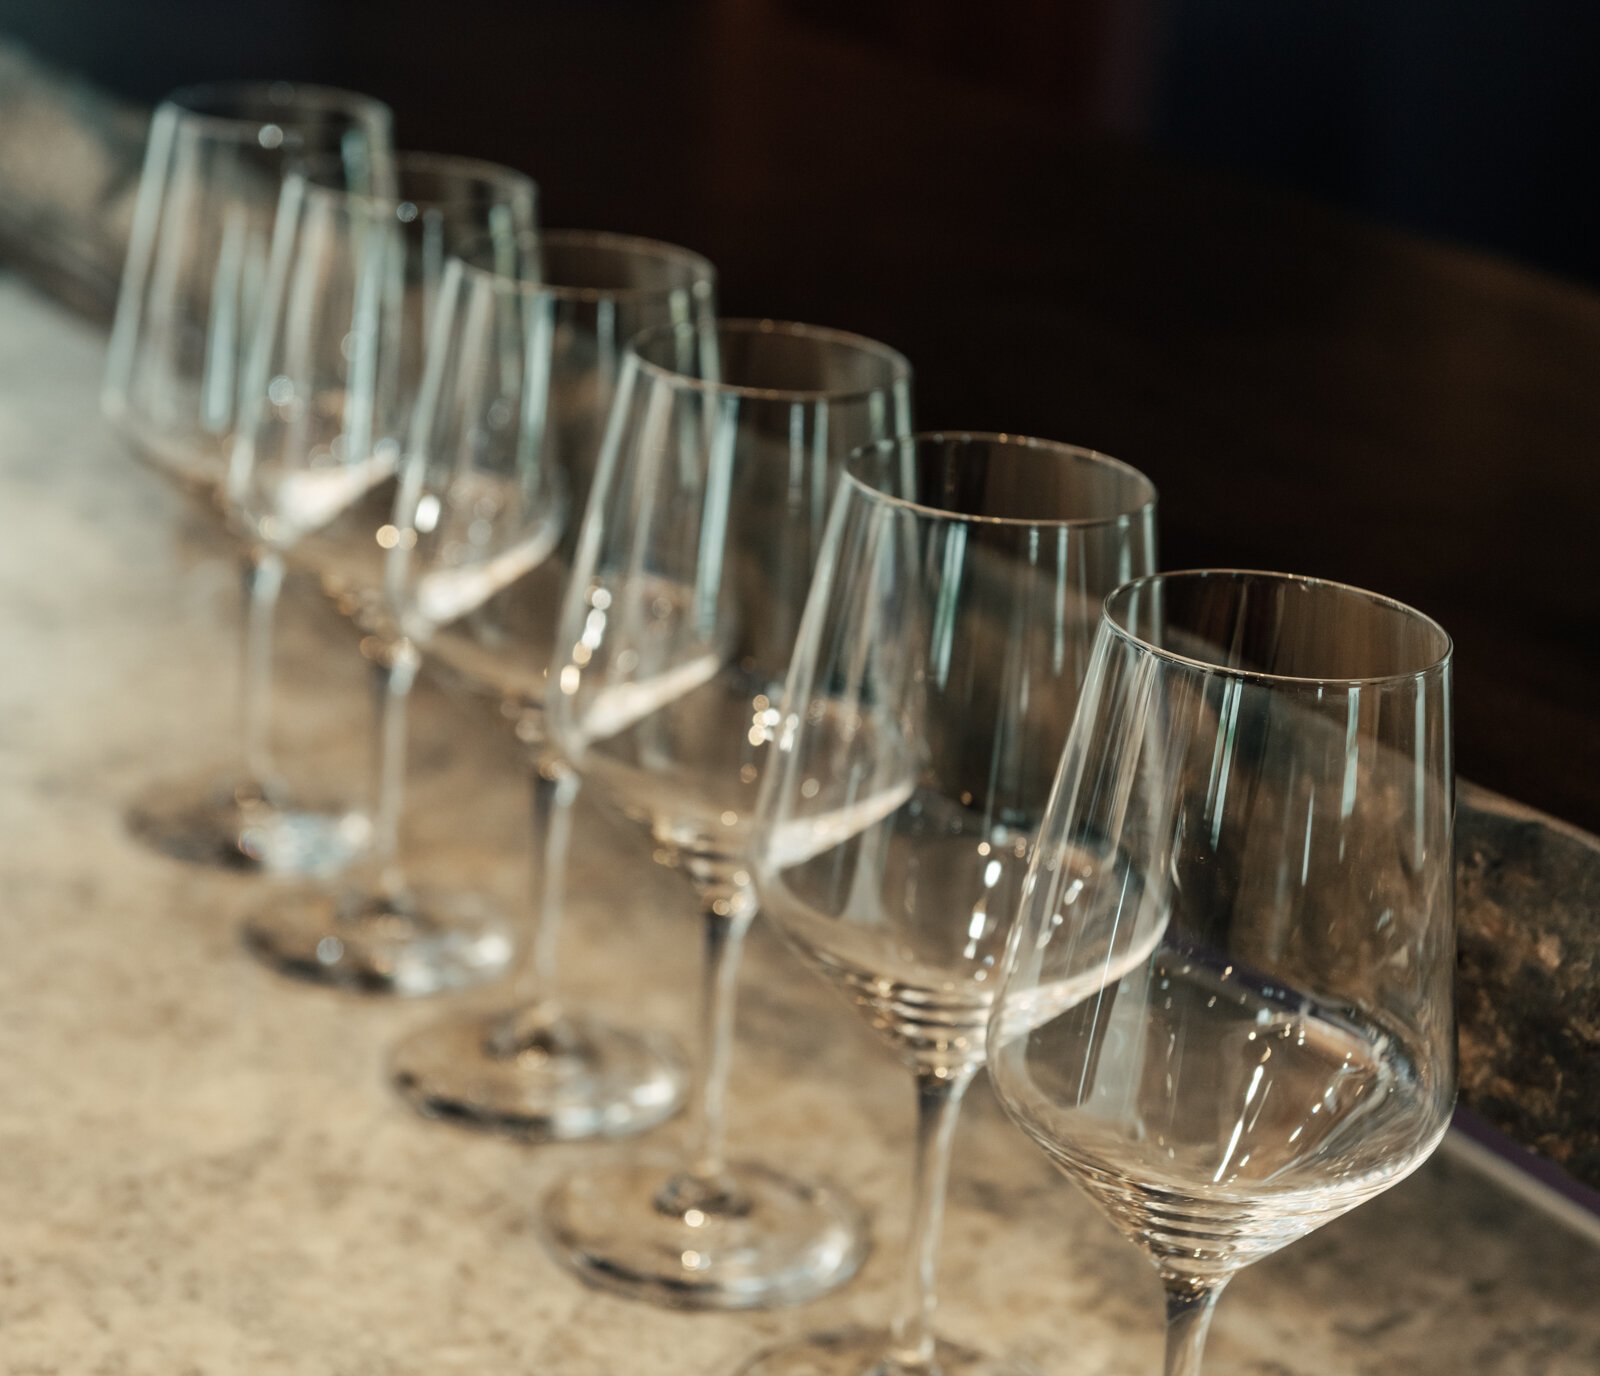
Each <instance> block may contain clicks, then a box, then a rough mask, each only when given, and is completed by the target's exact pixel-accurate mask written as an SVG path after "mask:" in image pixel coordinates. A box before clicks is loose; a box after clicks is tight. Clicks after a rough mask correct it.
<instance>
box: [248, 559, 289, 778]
mask: <svg viewBox="0 0 1600 1376" xmlns="http://www.w3.org/2000/svg"><path fill="white" fill-rule="evenodd" d="M242 573H243V578H244V642H243V645H242V647H241V648H242V651H243V656H242V660H241V664H240V673H239V684H240V693H239V706H240V712H241V717H242V720H241V723H240V732H239V738H240V740H241V742H242V743H243V749H244V768H245V774H246V776H247V777H248V778H249V779H250V780H251V781H252V782H254V783H256V784H265V783H267V782H268V781H269V780H270V778H271V775H272V621H273V616H274V614H275V613H276V611H277V607H278V594H279V592H280V591H281V590H282V588H283V556H282V555H281V554H279V553H278V552H277V551H276V550H271V549H268V548H267V547H266V546H264V545H252V546H251V547H250V548H249V549H248V550H247V551H246V552H245V556H244V567H243V570H242Z"/></svg>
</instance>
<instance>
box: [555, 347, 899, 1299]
mask: <svg viewBox="0 0 1600 1376" xmlns="http://www.w3.org/2000/svg"><path fill="white" fill-rule="evenodd" d="M910 387H911V370H910V368H909V366H908V365H907V364H906V362H905V360H904V359H903V358H902V357H901V356H900V355H899V354H897V353H895V352H894V351H893V350H892V349H888V348H885V347H884V346H883V345H881V344H876V343H874V342H872V341H871V340H867V339H862V338H860V337H858V336H856V335H849V334H841V333H838V332H836V331H832V330H821V329H816V328H814V327H810V326H804V325H792V324H778V323H775V322H772V321H722V322H719V323H718V325H717V327H716V329H715V331H714V332H713V333H712V334H710V335H709V336H708V335H706V334H704V333H701V332H697V331H694V330H691V329H686V328H684V327H681V326H679V327H672V328H668V329H665V330H661V331H655V332H652V333H650V334H647V335H645V336H643V337H641V338H640V339H639V340H637V341H635V342H634V344H633V345H632V346H631V347H630V349H629V351H628V355H627V357H626V360H625V362H624V366H623V376H622V380H621V382H620V384H619V386H618V390H617V401H616V405H615V407H614V408H613V412H612V420H611V425H610V428H609V430H608V434H607V438H606V443H605V446H604V449H603V451H602V455H601V460H600V468H599V472H598V474H597V476H596V479H595V485H594V489H593V491H592V492H591V494H590V499H589V506H588V512H587V515H586V518H585V523H584V529H583V533H582V535H581V537H580V540H579V545H578V552H577V557H576V560H575V562H574V566H573V573H572V579H571V583H570V586H569V591H568V595H567V600H566V605H565V609H564V612H563V617H562V622H561V629H560V632H559V637H558V640H557V648H556V658H555V662H554V664H553V665H552V671H551V676H552V682H553V684H554V691H553V692H552V694H551V697H550V699H549V702H548V704H547V720H548V723H549V727H550V732H551V736H552V738H553V740H554V741H555V743H556V745H557V747H558V748H559V750H560V751H561V753H562V755H563V756H564V757H565V758H566V759H567V760H568V761H570V763H571V764H572V766H573V767H574V768H575V769H576V770H577V772H578V773H579V775H580V776H581V777H582V778H583V780H584V782H585V784H586V785H593V787H594V788H595V789H596V790H597V792H599V793H600V794H601V796H602V797H604V798H605V799H607V800H608V801H610V802H611V803H612V804H613V805H615V806H617V807H619V808H621V809H622V810H623V811H624V812H626V813H628V814H630V815H632V816H634V817H636V818H638V819H639V820H641V821H643V822H644V823H645V824H646V825H647V826H648V827H649V828H650V831H651V833H652V835H653V836H654V838H655V841H656V846H657V850H658V852H659V853H661V854H663V855H670V856H672V857H674V858H675V860H676V863H677V865H678V867H679V868H680V869H682V871H683V872H684V874H685V875H686V877H687V878H688V879H689V881H690V882H691V883H692V884H693V886H694V888H695V890H696V892H697V894H698V895H699V898H700V901H701V908H702V912H703V914H704V918H705V932H706V975H705V985H704V989H703V1004H702V1014H701V1037H702V1049H701V1054H702V1061H701V1066H700V1075H699V1078H698V1080H697V1082H696V1084H695V1087H694V1094H693V1099H692V1138H691V1142H690V1146H689V1151H688V1153H687V1155H686V1156H685V1157H683V1158H680V1159H679V1160H678V1161H677V1162H663V1161H660V1160H653V1159H631V1160H620V1161H610V1162H603V1163H598V1164H595V1165H591V1166H589V1167H587V1168H585V1169H583V1170H581V1171H579V1172H578V1173H577V1174H576V1175H574V1176H572V1177H571V1178H570V1179H569V1180H568V1181H567V1182H566V1183H565V1184H563V1185H562V1186H561V1187H559V1188H558V1189H557V1190H555V1191H554V1192H553V1193H552V1194H551V1196H550V1197H549V1198H548V1199H547V1200H546V1203H545V1208H544V1212H543V1215H542V1225H543V1231H544V1235H545V1238H546V1241H547V1242H548V1243H549V1245H550V1246H551V1248H552V1250H553V1251H554V1253H555V1255H556V1256H557V1257H558V1258H559V1259H560V1260H561V1261H562V1262H563V1263H564V1264H566V1265H567V1266H568V1267H570V1268H571V1269H573V1270H574V1271H575V1272H577V1274H578V1275H580V1276H581V1277H583V1278H584V1279H586V1280H588V1281H589V1282H591V1283H592V1284H595V1285H600V1286H604V1287H606V1288H609V1289H612V1290H616V1291H620V1292H622V1293H624V1294H627V1295H631V1296H634V1297H637V1298H642V1299H649V1300H653V1301H655V1302H657V1303H660V1304H666V1305H671V1306H674V1307H679V1308H691V1307H692V1308H740V1307H746V1306H752V1305H770V1304H779V1303H795V1302H798V1301H800V1300H803V1299H806V1298H809V1297H811V1296H813V1295H816V1294H819V1293H821V1292H822V1291H824V1290H826V1289H828V1288H830V1287H831V1286H833V1285H836V1284H838V1283H839V1282H841V1281H843V1280H844V1279H846V1278H847V1277H848V1276H850V1275H851V1274H853V1272H854V1271H855V1269H856V1267H857V1266H858V1265H859V1264H860V1260H861V1257H862V1254H863V1250H864V1233H863V1226H862V1219H861V1217H860V1215H859V1213H858V1212H857V1210H856V1208H855V1207H854V1205H852V1204H851V1203H850V1202H849V1201H848V1200H847V1199H845V1198H844V1197H843V1196H842V1195H840V1194H838V1193H837V1192H835V1191H834V1190H832V1189H830V1188H827V1187H824V1186H820V1185H816V1184H810V1183H802V1182H799V1181H796V1180H792V1179H790V1178H788V1177H787V1176H784V1175H780V1174H778V1173H777V1172H775V1171H773V1170H770V1169H768V1168H767V1167H765V1166H759V1165H752V1164H746V1163H739V1164H732V1165H730V1164H729V1163H728V1162H727V1161H726V1159H725V1156H724V1150H723V1120H724V1112H723V1109H724V1099H725V1095H726V1082H727V1072H728V1062H729V1053H730V1050H731V1046H730V1041H731V1035H732V1025H733V1006H734V991H735V986H736V982H737V975H738V957H739V951H740V947H741V945H742V942H743V940H744V936H745V933H746V931H747V930H748V928H749V924H750V921H751V919H752V917H753V916H754V915H755V902H754V898H753V894H752V891H751V881H750V870H749V855H748V848H749V840H750V834H751V824H752V820H753V815H754V810H755V798H756V789H757V786H758V783H759V781H760V777H761V770H762V765H763V762H764V761H765V758H766V756H767V747H768V742H769V739H770V734H771V727H772V724H773V723H774V722H775V721H776V718H777V700H778V693H779V690H780V688H781V684H782V678H783V674H784V672H785V670H786V669H787V666H788V662H789V654H790V650H791V649H792V647H793V644H794V636H795V631H796V628H797V625H798V622H799V617H800V611H801V607H802V604H803V602H804V599H805V592H806V589H807V587H808V586H809V584H810V581H811V570H812V566H813V564H814V562H815V559H816V554H817V549H818V546H819V544H820V543H821V539H822V525H823V521H824V517H825V507H826V505H827V501H828V497H829V494H830V493H831V491H832V487H833V483H834V481H835V479H836V478H837V474H838V468H839V465H840V463H841V461H842V459H843V458H844V456H845V455H846V454H848V453H849V452H850V451H851V450H852V449H854V448H856V447H857V446H859V445H861V444H864V443H869V442H873V441H876V440H878V439H881V438H886V437H888V436H890V435H893V434H897V433H903V432H904V431H905V430H906V429H907V428H908V427H909V420H910V409H911V398H910Z"/></svg>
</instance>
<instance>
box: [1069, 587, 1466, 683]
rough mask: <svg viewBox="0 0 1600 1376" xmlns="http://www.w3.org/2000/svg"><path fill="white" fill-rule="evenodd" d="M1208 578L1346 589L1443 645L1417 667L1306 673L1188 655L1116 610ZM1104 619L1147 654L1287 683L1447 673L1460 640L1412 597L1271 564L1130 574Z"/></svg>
mask: <svg viewBox="0 0 1600 1376" xmlns="http://www.w3.org/2000/svg"><path fill="white" fill-rule="evenodd" d="M1206 579H1215V580H1218V581H1223V580H1232V581H1243V580H1252V581H1257V582H1261V583H1268V584H1277V585H1279V586H1284V587H1300V588H1319V589H1323V590H1325V591H1331V592H1336V593H1340V594H1346V595H1348V596H1350V597H1353V598H1357V599H1359V600H1361V601H1363V602H1366V603H1368V604H1369V605H1371V606H1376V607H1382V608H1385V609H1386V610H1388V611H1391V612H1397V613H1399V614H1400V615H1401V616H1403V617H1405V618H1406V619H1408V620H1410V621H1412V622H1414V623H1415V624H1416V625H1418V626H1420V627H1422V628H1423V629H1424V630H1426V631H1428V632H1431V633H1432V634H1433V635H1434V636H1436V637H1437V638H1438V642H1439V645H1440V647H1441V648H1440V649H1439V651H1438V653H1437V654H1435V655H1434V656H1433V658H1431V659H1430V660H1428V661H1427V662H1426V663H1423V664H1421V665H1419V666H1418V667H1416V668H1414V669H1401V670H1395V671H1393V672H1391V673H1383V674H1358V675H1352V676H1349V677H1333V676H1313V675H1304V674H1275V673H1271V672H1269V671H1267V670H1263V669H1244V668H1240V667H1238V666H1236V665H1230V664H1221V663H1218V662H1217V661H1216V660H1214V659H1204V658H1201V657H1200V656H1197V655H1187V654H1184V653H1183V652H1182V651H1180V650H1173V649H1170V648H1169V647H1167V646H1164V645H1156V644H1154V643H1152V642H1151V641H1150V640H1148V639H1146V638H1145V637H1144V636H1142V635H1139V634H1138V633H1137V632H1135V631H1133V630H1131V629H1129V628H1128V627H1127V626H1126V625H1123V624H1122V623H1121V622H1120V621H1118V620H1117V617H1116V614H1115V613H1114V611H1113V603H1115V602H1116V601H1117V600H1118V599H1119V598H1120V599H1124V600H1126V599H1127V598H1128V597H1131V596H1132V595H1134V594H1135V593H1137V592H1139V591H1141V590H1143V589H1147V588H1152V587H1154V586H1156V585H1157V584H1161V583H1174V582H1180V581H1194V582H1201V581H1204V580H1206ZM1100 620H1101V622H1102V624H1104V625H1105V626H1107V627H1108V628H1109V629H1110V630H1111V632H1112V634H1114V635H1116V636H1117V637H1118V638H1119V639H1121V640H1123V641H1125V642H1126V643H1128V644H1130V645H1132V646H1134V647H1135V648H1137V649H1139V650H1140V651H1142V652H1143V653H1145V654H1148V655H1151V656H1152V657H1154V658H1156V659H1160V660H1164V661H1166V662H1168V663H1171V664H1178V665H1182V666H1183V667H1184V668H1189V669H1197V670H1199V671H1201V672H1202V673H1207V674H1215V675H1218V676H1221V677H1225V678H1235V679H1243V680H1246V681H1249V682H1252V683H1260V684H1265V685H1270V684H1281V685H1284V686H1286V687H1287V686H1298V687H1342V688H1364V687H1370V686H1378V685H1381V684H1386V683H1411V682H1415V681H1416V680H1418V679H1423V678H1428V677H1430V676H1432V675H1437V674H1439V673H1442V672H1443V671H1444V670H1445V669H1447V668H1448V667H1449V665H1450V661H1451V658H1452V656H1453V655H1454V653H1455V643H1454V641H1452V640H1451V638H1450V634H1449V632H1448V631H1446V630H1445V628H1444V627H1443V626H1441V625H1440V624H1439V623H1438V622H1437V621H1435V620H1434V619H1433V617H1431V616H1429V615H1427V613H1425V612H1420V611H1418V610H1417V609H1416V608H1415V607H1413V606H1411V605H1410V604H1409V603H1407V602H1402V601H1400V599H1399V598H1396V597H1389V596H1386V595H1385V594H1383V593H1377V592H1372V591H1371V590H1370V589H1368V588H1361V587H1357V586H1356V585H1355V584H1353V583H1341V582H1339V581H1337V580H1336V579H1332V578H1317V577H1314V576H1312V575H1310V574H1301V573H1282V572H1278V571H1275V570H1270V569H1235V568H1203V569H1173V570H1170V571H1168V572H1164V573H1149V574H1145V575H1144V576H1143V577H1140V578H1133V579H1130V580H1129V581H1128V582H1126V583H1124V584H1122V585H1121V586H1120V587H1117V588H1114V589H1113V590H1112V591H1111V592H1110V593H1109V594H1108V595H1107V597H1106V600H1105V602H1104V603H1102V604H1101V609H1100Z"/></svg>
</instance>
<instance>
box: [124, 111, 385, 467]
mask: <svg viewBox="0 0 1600 1376" xmlns="http://www.w3.org/2000/svg"><path fill="white" fill-rule="evenodd" d="M392 124H393V120H392V117H391V115H390V112H389V109H388V107H387V106H385V105H383V104H381V103H380V102H378V101H376V100H373V99H372V98H370V97H368V96H362V95H356V94H354V93H352V92H349V91H340V90H335V89H333V88H330V87H320V86H310V85H304V84H297V83H290V82H282V81H279V82H221V83H215V84H212V85H205V86H189V87H185V88H183V89H181V90H178V91H174V92H173V93H172V94H171V95H169V96H168V97H167V98H166V99H165V100H163V101H162V102H161V104H160V105H159V106H158V107H157V108H156V112H155V115H154V117H153V118H152V120H151V126H150V138H149V142H148V144H147V146H146V151H145V162H144V168H143V172H142V174H141V177H140V182H139V196H138V202H137V205H136V207H135V210H134V223H133V228H132V233H131V236H130V240H129V245H128V261H127V266H126V268H125V270H124V272H123V278H122V286H121V291H120V295H119V297H118V302H117V313H116V320H115V323H114V324H113V327H112V335H111V347H110V351H109V354H108V356H107V366H106V379H105V385H104V389H103V392H102V402H103V405H104V408H105V410H106V413H107V414H108V415H109V416H110V418H111V419H112V421H113V423H114V424H115V425H116V426H117V428H118V429H119V430H121V431H122V432H123V433H124V434H125V435H126V436H127V437H128V438H129V440H130V441H131V442H132V443H133V445H134V447H135V449H136V450H137V451H138V452H139V453H140V454H141V455H143V456H144V457H146V458H147V459H149V460H150V461H151V462H152V463H154V464H155V465H156V466H157V467H159V468H160V469H162V470H163V471H164V472H166V473H168V474H169V475H171V476H172V477H174V478H176V479H178V480H179V481H181V482H183V483H185V484H187V485H189V486H191V487H193V488H195V489H197V490H198V491H200V492H202V493H207V494H209V493H211V492H214V491H215V490H216V489H217V488H219V487H220V486H221V485H222V483H223V481H224V479H225V478H226V475H227V469H228V462H229V457H230V454H231V447H232V441H233V437H234V434H235V431H236V428H237V426H238V423H239V419H240V405H241V402H242V401H243V400H244V397H243V393H242V391H241V387H240V375H241V372H242V370H243V366H244V360H245V357H246V354H247V352H248V350H249V348H250V345H251V341H252V339H253V337H254V334H255V328H256V318H257V315H258V313H259V310H260V306H261V301H262V295H263V282H264V279H265V277H266V271H267V257H268V253H269V250H270V247H271V236H272V227H273V217H274V215H275V213H276V211H277V207H278V200H279V191H280V187H281V184H282V180H283V176H284V173H285V171H286V170H288V169H290V168H292V167H294V166H296V165H298V164H300V163H302V162H304V161H306V160H308V159H331V160H332V161H333V162H334V163H336V165H337V168H338V175H339V177H340V179H341V181H342V182H343V183H344V184H346V185H348V186H351V187H355V188H359V189H365V190H374V191H381V190H383V189H384V188H386V187H387V186H388V185H389V184H390V181H391V179H392V176H393V133H392Z"/></svg>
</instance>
